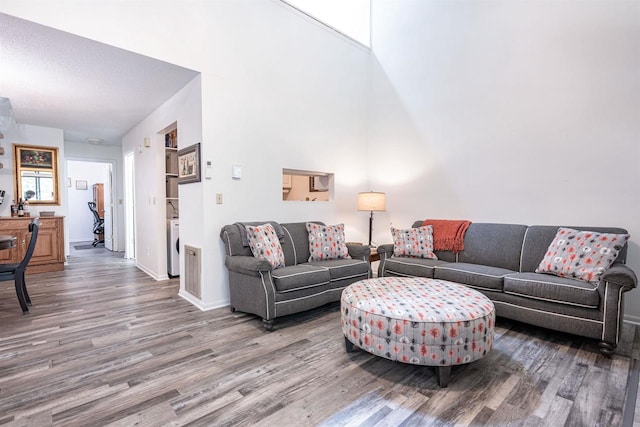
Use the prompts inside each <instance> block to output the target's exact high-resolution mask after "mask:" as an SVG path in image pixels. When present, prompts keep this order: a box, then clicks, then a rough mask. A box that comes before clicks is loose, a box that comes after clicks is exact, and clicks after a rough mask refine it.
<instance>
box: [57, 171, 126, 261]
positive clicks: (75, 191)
mask: <svg viewBox="0 0 640 427" xmlns="http://www.w3.org/2000/svg"><path fill="white" fill-rule="evenodd" d="M67 176H68V177H69V178H68V181H67V185H68V188H67V190H68V191H67V195H68V199H69V209H68V212H67V224H68V227H69V243H70V244H71V245H73V244H74V243H79V242H96V241H100V246H102V245H104V248H105V249H108V250H110V251H117V250H118V248H117V239H114V235H115V233H114V222H113V206H114V203H113V193H114V192H113V165H112V163H109V162H100V161H91V160H67ZM90 203H95V204H96V210H97V211H98V214H99V216H100V217H101V219H102V222H103V226H102V233H94V231H97V229H96V227H95V223H96V219H95V216H94V214H93V212H92V211H91V208H90V207H89V204H90ZM96 246H97V245H96Z"/></svg>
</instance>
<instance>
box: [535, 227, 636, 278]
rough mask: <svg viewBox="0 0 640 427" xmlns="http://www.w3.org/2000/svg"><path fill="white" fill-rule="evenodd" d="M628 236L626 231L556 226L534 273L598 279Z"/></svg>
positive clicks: (616, 255) (611, 262)
mask: <svg viewBox="0 0 640 427" xmlns="http://www.w3.org/2000/svg"><path fill="white" fill-rule="evenodd" d="M627 240H629V235H628V234H612V233H597V232H595V231H579V230H574V229H572V228H560V229H558V232H557V233H556V237H554V239H553V241H552V242H551V244H550V245H549V249H547V253H546V254H545V256H544V258H543V259H542V262H540V265H539V266H538V268H536V273H548V274H554V275H556V276H560V277H567V278H570V279H578V280H583V281H585V282H591V283H598V282H599V281H600V276H602V273H604V272H605V271H606V270H607V269H608V268H609V267H610V266H611V264H613V262H614V261H615V260H616V258H617V257H618V254H619V253H620V250H621V249H622V248H623V247H624V245H625V243H626V242H627Z"/></svg>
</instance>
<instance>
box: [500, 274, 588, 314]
mask: <svg viewBox="0 0 640 427" xmlns="http://www.w3.org/2000/svg"><path fill="white" fill-rule="evenodd" d="M504 292H505V293H507V294H511V295H519V296H523V297H528V298H533V299H538V300H542V301H551V302H557V303H560V304H568V305H575V306H579V307H589V308H597V307H598V305H599V303H600V294H599V293H598V286H597V285H596V284H593V283H589V282H584V281H582V280H575V279H566V278H563V277H557V276H551V275H549V274H540V273H515V274H510V275H508V276H506V277H505V278H504Z"/></svg>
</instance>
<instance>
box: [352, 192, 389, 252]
mask: <svg viewBox="0 0 640 427" xmlns="http://www.w3.org/2000/svg"><path fill="white" fill-rule="evenodd" d="M385 201H386V200H385V194H384V193H380V192H376V191H369V192H363V193H358V210H359V211H369V212H371V215H370V216H369V246H371V236H372V232H373V212H374V211H375V212H382V211H384V210H385V209H386V207H385Z"/></svg>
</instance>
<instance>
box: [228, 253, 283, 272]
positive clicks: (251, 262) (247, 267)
mask: <svg viewBox="0 0 640 427" xmlns="http://www.w3.org/2000/svg"><path fill="white" fill-rule="evenodd" d="M224 265H226V266H227V268H228V269H229V270H231V271H235V272H237V273H242V274H248V275H250V276H259V275H260V272H261V271H263V272H264V271H271V270H273V266H272V265H271V264H270V263H269V261H267V260H266V259H264V258H256V257H252V256H227V257H226V259H225V260H224Z"/></svg>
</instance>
